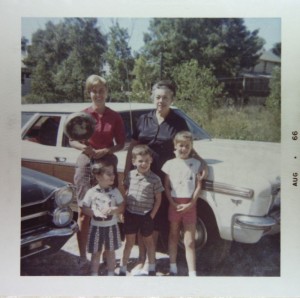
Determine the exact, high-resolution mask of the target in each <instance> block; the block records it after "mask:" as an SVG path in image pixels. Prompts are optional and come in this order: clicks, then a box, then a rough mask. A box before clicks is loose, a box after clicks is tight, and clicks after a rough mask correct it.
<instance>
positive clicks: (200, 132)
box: [174, 109, 211, 140]
mask: <svg viewBox="0 0 300 298" xmlns="http://www.w3.org/2000/svg"><path fill="white" fill-rule="evenodd" d="M174 111H175V113H176V114H178V115H180V116H181V117H182V118H184V119H185V121H186V123H187V125H188V127H189V129H190V131H191V133H192V134H193V137H194V140H203V139H211V136H210V135H209V134H208V133H207V132H206V131H205V130H204V129H203V128H202V127H200V126H199V125H198V124H197V123H196V122H195V121H194V120H192V119H191V118H189V117H188V116H187V115H186V114H185V113H184V112H183V111H181V110H179V109H175V110H174Z"/></svg>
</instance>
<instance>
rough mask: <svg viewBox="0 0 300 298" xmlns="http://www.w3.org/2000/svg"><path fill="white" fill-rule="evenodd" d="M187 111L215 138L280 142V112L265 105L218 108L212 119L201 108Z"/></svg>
mask: <svg viewBox="0 0 300 298" xmlns="http://www.w3.org/2000/svg"><path fill="white" fill-rule="evenodd" d="M186 113H187V114H188V115H189V116H190V117H191V118H192V119H194V120H195V121H196V122H197V123H199V124H201V126H202V127H203V128H204V129H205V130H206V131H208V132H209V133H210V134H211V135H212V136H213V137H214V138H222V139H235V140H249V141H265V142H280V137H281V135H280V114H279V115H278V112H277V113H274V112H273V113H272V112H271V111H270V110H268V109H267V108H266V107H264V106H246V107H243V108H236V107H222V108H218V109H215V110H214V111H213V117H212V120H211V121H208V120H207V117H205V115H203V114H201V113H199V110H195V109H194V110H191V111H186Z"/></svg>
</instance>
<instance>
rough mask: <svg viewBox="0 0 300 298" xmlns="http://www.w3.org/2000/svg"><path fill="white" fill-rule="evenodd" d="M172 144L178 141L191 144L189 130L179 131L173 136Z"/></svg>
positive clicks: (191, 137) (191, 138)
mask: <svg viewBox="0 0 300 298" xmlns="http://www.w3.org/2000/svg"><path fill="white" fill-rule="evenodd" d="M173 142H174V145H176V144H177V143H180V142H190V143H191V144H192V145H193V134H192V133H191V132H190V131H185V130H184V131H180V132H178V133H177V134H176V135H175V137H174V140H173Z"/></svg>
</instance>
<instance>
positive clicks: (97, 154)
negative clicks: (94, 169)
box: [93, 148, 109, 159]
mask: <svg viewBox="0 0 300 298" xmlns="http://www.w3.org/2000/svg"><path fill="white" fill-rule="evenodd" d="M93 151H94V152H93V158H95V159H98V158H101V157H103V156H105V155H106V154H107V153H108V152H109V149H107V148H104V149H97V150H96V149H93Z"/></svg>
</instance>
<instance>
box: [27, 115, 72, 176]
mask: <svg viewBox="0 0 300 298" xmlns="http://www.w3.org/2000/svg"><path fill="white" fill-rule="evenodd" d="M66 116H67V114H59V113H51V114H47V113H37V114H35V115H34V116H33V117H32V118H31V119H30V120H29V121H28V122H27V123H26V125H25V126H24V127H23V129H22V165H23V166H25V167H29V168H32V169H35V170H38V171H41V172H44V173H46V174H49V175H52V176H55V177H58V178H60V179H62V180H65V181H68V182H72V181H73V176H74V167H75V162H76V158H77V156H78V150H75V149H73V148H71V147H69V146H67V145H68V144H66V143H63V136H64V133H63V123H64V121H65V119H66Z"/></svg>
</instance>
